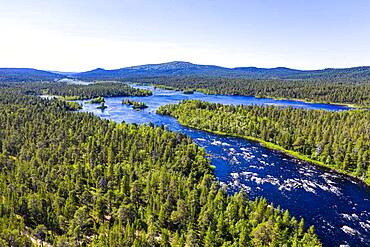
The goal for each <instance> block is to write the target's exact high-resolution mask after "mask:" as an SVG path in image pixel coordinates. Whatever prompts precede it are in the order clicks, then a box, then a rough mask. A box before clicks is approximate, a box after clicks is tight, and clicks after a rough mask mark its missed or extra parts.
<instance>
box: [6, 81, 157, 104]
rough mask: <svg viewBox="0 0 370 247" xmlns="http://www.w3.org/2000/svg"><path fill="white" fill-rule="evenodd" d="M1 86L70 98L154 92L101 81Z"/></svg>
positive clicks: (135, 94) (140, 94)
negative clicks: (84, 83)
mask: <svg viewBox="0 0 370 247" xmlns="http://www.w3.org/2000/svg"><path fill="white" fill-rule="evenodd" d="M0 88H4V89H7V90H11V91H13V92H17V93H23V94H28V95H41V94H46V95H52V96H61V97H63V98H64V99H70V100H76V99H91V98H96V97H119V96H148V95H151V94H152V92H151V91H150V90H145V89H136V88H133V87H130V86H129V85H127V84H126V83H120V82H101V83H93V84H89V85H80V84H67V83H65V82H33V83H31V82H30V83H0Z"/></svg>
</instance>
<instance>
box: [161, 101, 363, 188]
mask: <svg viewBox="0 0 370 247" xmlns="http://www.w3.org/2000/svg"><path fill="white" fill-rule="evenodd" d="M157 112H158V113H159V114H164V115H171V116H174V117H176V118H178V120H179V122H180V123H181V124H183V125H186V126H189V127H194V128H198V129H202V130H207V131H211V132H217V133H221V134H229V135H236V136H241V137H246V138H249V139H252V140H258V141H262V142H265V144H266V145H267V146H268V147H272V148H277V149H280V150H281V149H283V150H284V151H286V152H288V153H290V154H293V155H295V156H297V157H299V158H301V159H305V160H308V161H313V162H315V163H317V164H320V165H324V166H327V167H330V168H333V169H335V170H338V171H341V172H344V173H347V174H350V175H352V176H356V177H358V178H360V179H361V180H363V181H365V182H366V183H367V184H370V164H369V162H370V111H368V110H354V111H340V112H330V111H325V110H307V109H302V108H296V109H294V108H291V107H288V108H282V107H276V106H243V105H240V106H229V105H222V104H215V103H206V102H201V101H197V100H188V101H183V102H181V103H180V104H177V105H166V106H162V107H160V108H159V109H158V111H157ZM266 142H267V143H266Z"/></svg>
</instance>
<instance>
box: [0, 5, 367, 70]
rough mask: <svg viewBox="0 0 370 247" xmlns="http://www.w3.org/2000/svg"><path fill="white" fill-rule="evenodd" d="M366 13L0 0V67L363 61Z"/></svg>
mask: <svg viewBox="0 0 370 247" xmlns="http://www.w3.org/2000/svg"><path fill="white" fill-rule="evenodd" d="M369 9H370V1H365V0H351V1H344V0H326V1H320V0H312V1H303V0H284V1H274V0H267V1H258V0H248V1H243V0H235V1H221V0H214V1H211V0H203V1H196V0H187V1H170V0H160V1H149V0H137V1H133V0H123V1H122V0H108V1H101V0H91V1H87V0H81V1H72V0H65V1H57V0H49V1H43V0H33V1H26V0H13V1H4V2H3V3H1V5H0V30H1V39H0V54H1V55H0V67H29V68H37V69H46V70H59V71H86V70H91V69H94V68H97V67H101V68H105V69H115V68H122V67H126V66H133V65H139V64H149V63H162V62H169V61H175V60H177V61H178V60H180V61H189V62H192V63H199V64H214V65H220V66H225V67H242V66H243V67H244V66H256V67H290V68H295V69H322V68H327V67H331V68H340V67H354V66H365V65H370V46H369V43H370V32H369V28H370V15H369V14H368V10H369Z"/></svg>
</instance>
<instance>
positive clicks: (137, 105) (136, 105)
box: [122, 99, 148, 110]
mask: <svg viewBox="0 0 370 247" xmlns="http://www.w3.org/2000/svg"><path fill="white" fill-rule="evenodd" d="M122 104H124V105H130V106H132V108H134V109H136V110H142V109H145V108H148V106H147V105H146V104H145V103H144V102H137V101H134V100H129V99H124V100H123V101H122Z"/></svg>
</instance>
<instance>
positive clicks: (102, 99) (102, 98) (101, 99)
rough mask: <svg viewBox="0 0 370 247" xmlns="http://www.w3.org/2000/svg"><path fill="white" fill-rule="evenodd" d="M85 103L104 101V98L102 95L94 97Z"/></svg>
mask: <svg viewBox="0 0 370 247" xmlns="http://www.w3.org/2000/svg"><path fill="white" fill-rule="evenodd" d="M86 103H89V104H101V103H105V99H104V97H97V98H94V99H92V100H90V101H88V102H86Z"/></svg>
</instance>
